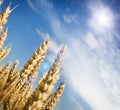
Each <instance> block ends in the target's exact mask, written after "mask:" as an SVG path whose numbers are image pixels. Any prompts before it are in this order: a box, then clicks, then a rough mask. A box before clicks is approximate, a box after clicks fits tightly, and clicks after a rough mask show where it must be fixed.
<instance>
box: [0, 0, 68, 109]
mask: <svg viewBox="0 0 120 110" xmlns="http://www.w3.org/2000/svg"><path fill="white" fill-rule="evenodd" d="M2 3H3V0H0V6H1V5H2ZM10 5H11V4H10ZM10 5H8V7H6V9H5V10H4V11H3V12H0V61H2V60H4V58H5V57H6V56H7V55H8V54H9V53H10V51H11V48H10V47H5V46H4V41H5V40H6V37H7V32H8V29H7V28H6V29H5V24H6V23H7V21H8V17H9V15H10V13H11V12H12V11H13V10H14V8H13V9H11V7H10ZM49 43H50V40H49V39H47V40H45V41H44V42H43V43H42V44H41V45H40V47H39V48H38V49H37V50H36V51H35V52H34V53H33V54H32V56H31V57H30V58H29V60H28V61H27V63H26V64H25V65H24V67H23V68H22V69H16V68H17V66H18V64H19V61H16V62H13V64H11V63H9V62H7V63H6V64H5V65H2V66H1V67H0V110H53V109H54V107H55V105H56V104H57V103H58V102H59V101H60V97H61V95H62V93H63V91H64V88H65V83H66V82H65V81H64V82H62V83H60V85H59V87H58V89H57V90H56V91H55V92H53V90H54V85H55V83H57V81H58V80H59V78H60V75H59V70H60V64H61V60H62V56H63V53H64V50H65V46H63V48H62V49H61V50H60V52H59V53H58V55H57V58H56V59H55V61H54V63H53V64H52V66H51V67H50V69H49V70H48V71H47V72H46V73H44V74H43V75H42V77H41V78H40V80H39V81H38V84H37V87H36V88H35V89H33V87H32V83H33V82H34V80H35V79H36V77H37V75H38V70H39V67H40V64H41V63H42V61H43V60H44V59H45V57H46V52H47V49H48V47H49Z"/></svg>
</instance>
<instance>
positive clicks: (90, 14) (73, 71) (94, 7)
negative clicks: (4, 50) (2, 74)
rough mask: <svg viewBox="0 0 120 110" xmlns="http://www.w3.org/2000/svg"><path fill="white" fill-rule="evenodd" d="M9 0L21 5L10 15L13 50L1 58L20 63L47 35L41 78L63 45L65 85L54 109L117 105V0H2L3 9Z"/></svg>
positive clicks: (113, 109) (100, 109)
mask: <svg viewBox="0 0 120 110" xmlns="http://www.w3.org/2000/svg"><path fill="white" fill-rule="evenodd" d="M10 1H12V5H11V7H14V6H16V5H17V4H19V7H17V8H16V9H15V10H14V11H13V12H12V14H11V15H10V17H9V20H8V24H7V26H8V27H9V31H8V38H7V40H6V42H5V44H6V45H7V44H10V46H11V48H12V51H11V53H10V54H9V56H8V57H7V58H6V59H5V60H4V62H6V61H11V62H14V61H15V60H16V59H18V60H19V61H20V65H19V67H20V68H22V66H23V65H24V64H25V62H26V61H27V60H28V58H29V56H30V55H31V54H32V53H33V52H34V51H35V50H36V49H37V48H38V46H39V45H40V44H41V43H42V42H43V41H44V40H45V39H46V38H50V39H51V44H50V47H49V50H48V53H47V55H48V56H47V57H46V60H45V61H44V62H43V64H42V65H41V69H40V71H39V76H38V77H40V76H41V74H42V73H44V72H45V71H47V70H48V68H49V67H50V66H51V64H52V62H53V61H54V59H55V56H56V54H57V52H58V51H59V49H60V48H61V47H62V45H64V44H66V45H67V50H66V52H65V55H64V58H63V62H62V67H61V71H60V74H61V76H62V79H61V81H63V80H67V85H66V89H65V92H64V94H63V96H62V99H61V102H60V103H59V104H58V105H57V106H56V108H55V110H119V108H120V67H119V65H120V62H119V61H120V55H119V54H120V32H119V29H120V8H119V7H120V1H119V0H19V1H17V0H5V2H4V4H3V6H2V8H1V9H2V10H3V9H4V8H5V7H6V6H7V5H9V3H10ZM58 84H59V83H58ZM58 84H57V85H56V87H57V86H58Z"/></svg>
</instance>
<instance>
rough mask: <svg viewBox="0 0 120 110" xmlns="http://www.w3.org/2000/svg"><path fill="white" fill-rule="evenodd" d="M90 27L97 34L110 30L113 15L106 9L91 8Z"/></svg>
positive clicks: (112, 23) (112, 25) (112, 24)
mask: <svg viewBox="0 0 120 110" xmlns="http://www.w3.org/2000/svg"><path fill="white" fill-rule="evenodd" d="M91 15H92V17H91V19H90V21H89V24H90V26H91V27H92V28H93V29H94V30H95V31H97V32H104V31H106V30H111V29H113V27H114V15H113V13H112V11H111V10H110V9H109V8H108V7H104V6H102V7H97V8H92V13H91Z"/></svg>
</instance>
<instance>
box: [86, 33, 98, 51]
mask: <svg viewBox="0 0 120 110" xmlns="http://www.w3.org/2000/svg"><path fill="white" fill-rule="evenodd" d="M85 41H86V43H87V44H88V45H89V46H90V48H91V49H95V48H98V47H99V43H98V41H97V40H96V38H95V36H94V35H93V34H92V33H90V32H88V34H87V36H86V38H85Z"/></svg>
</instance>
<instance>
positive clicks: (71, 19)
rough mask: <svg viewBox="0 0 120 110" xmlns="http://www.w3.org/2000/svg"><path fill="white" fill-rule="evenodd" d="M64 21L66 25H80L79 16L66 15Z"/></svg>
mask: <svg viewBox="0 0 120 110" xmlns="http://www.w3.org/2000/svg"><path fill="white" fill-rule="evenodd" d="M63 19H64V21H65V22H66V23H72V22H73V23H78V17H77V15H72V14H64V15H63Z"/></svg>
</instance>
